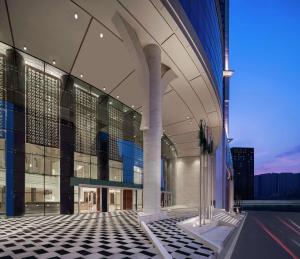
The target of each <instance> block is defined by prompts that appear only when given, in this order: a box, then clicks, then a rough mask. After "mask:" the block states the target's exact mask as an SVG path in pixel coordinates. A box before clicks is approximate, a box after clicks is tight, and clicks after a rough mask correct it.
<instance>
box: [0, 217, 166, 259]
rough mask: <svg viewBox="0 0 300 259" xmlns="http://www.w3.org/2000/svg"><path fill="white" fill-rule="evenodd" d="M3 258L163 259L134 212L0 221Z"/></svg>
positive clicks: (0, 252) (1, 254)
mask: <svg viewBox="0 0 300 259" xmlns="http://www.w3.org/2000/svg"><path fill="white" fill-rule="evenodd" d="M2 258H7V259H9V258H22V259H23V258H27V259H33V258H39V259H44V258H45V259H46V258H66V259H67V258H68V259H70V258H87V259H90V258H116V259H118V258H138V259H140V258H161V257H160V256H159V255H158V252H157V251H156V249H154V248H153V246H152V244H151V242H150V241H149V240H148V238H147V237H146V236H145V234H144V233H143V232H142V229H141V228H140V226H139V225H138V223H137V214H136V212H133V211H118V212H112V213H92V214H80V215H72V216H64V215H57V216H38V217H22V218H13V219H3V220H1V221H0V259H2Z"/></svg>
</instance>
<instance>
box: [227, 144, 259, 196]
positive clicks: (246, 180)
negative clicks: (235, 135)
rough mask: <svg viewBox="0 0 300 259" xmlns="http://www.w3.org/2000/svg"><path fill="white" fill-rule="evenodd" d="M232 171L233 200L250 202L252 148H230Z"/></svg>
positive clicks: (251, 192)
mask: <svg viewBox="0 0 300 259" xmlns="http://www.w3.org/2000/svg"><path fill="white" fill-rule="evenodd" d="M231 154H232V162H233V171H234V198H235V199H239V200H252V199H253V198H254V195H253V191H254V188H253V179H254V148H245V147H233V148H231Z"/></svg>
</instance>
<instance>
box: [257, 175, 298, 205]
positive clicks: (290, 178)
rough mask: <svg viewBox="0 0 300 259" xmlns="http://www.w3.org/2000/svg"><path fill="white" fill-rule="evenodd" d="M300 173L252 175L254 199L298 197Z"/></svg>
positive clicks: (288, 198)
mask: <svg viewBox="0 0 300 259" xmlns="http://www.w3.org/2000/svg"><path fill="white" fill-rule="evenodd" d="M299 186H300V173H298V174H293V173H280V174H279V173H270V174H261V175H256V176H255V177H254V188H255V192H254V198H255V199H256V200H283V199H284V200H290V199H300V188H299Z"/></svg>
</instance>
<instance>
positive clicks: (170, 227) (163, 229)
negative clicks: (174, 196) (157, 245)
mask: <svg viewBox="0 0 300 259" xmlns="http://www.w3.org/2000/svg"><path fill="white" fill-rule="evenodd" d="M184 214H185V213H184V212H183V213H179V214H178V213H177V214H176V213H175V212H174V213H172V214H170V213H169V216H172V218H168V219H163V220H159V221H155V222H153V223H150V224H148V227H149V228H150V229H151V231H152V232H153V233H154V235H155V236H156V237H157V238H159V240H160V241H161V242H162V244H163V245H164V246H165V248H166V249H167V251H168V252H169V254H171V256H172V257H173V258H175V259H182V258H214V252H213V251H212V250H211V249H210V248H207V247H205V246H204V245H203V244H201V243H200V242H198V241H196V240H195V239H194V238H192V237H190V236H188V235H187V234H186V233H185V232H184V231H183V230H181V229H179V228H178V227H177V226H176V223H177V222H179V221H183V220H185V219H188V218H190V217H193V216H195V215H196V214H195V213H192V212H190V213H188V214H189V215H188V216H182V215H184Z"/></svg>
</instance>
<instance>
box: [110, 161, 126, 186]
mask: <svg viewBox="0 0 300 259" xmlns="http://www.w3.org/2000/svg"><path fill="white" fill-rule="evenodd" d="M109 180H110V181H113V182H122V180H123V165H122V163H120V162H118V161H113V160H109Z"/></svg>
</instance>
